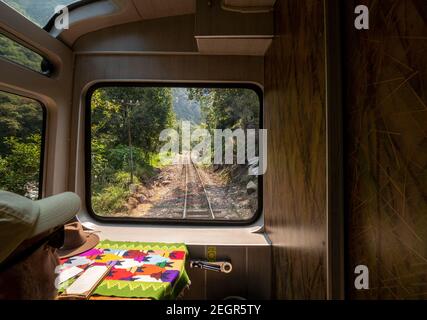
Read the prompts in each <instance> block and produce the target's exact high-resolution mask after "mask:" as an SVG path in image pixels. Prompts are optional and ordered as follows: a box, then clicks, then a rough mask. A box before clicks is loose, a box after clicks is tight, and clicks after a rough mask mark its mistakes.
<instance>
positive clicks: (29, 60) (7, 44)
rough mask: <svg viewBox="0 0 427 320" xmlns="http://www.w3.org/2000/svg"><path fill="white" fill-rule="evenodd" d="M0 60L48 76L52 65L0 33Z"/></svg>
mask: <svg viewBox="0 0 427 320" xmlns="http://www.w3.org/2000/svg"><path fill="white" fill-rule="evenodd" d="M0 58H4V59H7V60H9V61H12V62H14V63H17V64H20V65H22V66H24V67H27V68H29V69H31V70H34V71H37V72H40V73H42V74H45V75H49V74H50V73H51V72H52V65H51V64H50V63H49V62H48V61H47V60H46V59H44V58H43V57H42V56H41V55H39V54H38V53H36V52H34V51H32V50H31V49H29V48H27V47H24V46H23V45H21V44H19V43H18V42H16V41H14V40H12V39H10V38H8V37H7V36H5V35H4V34H2V33H0Z"/></svg>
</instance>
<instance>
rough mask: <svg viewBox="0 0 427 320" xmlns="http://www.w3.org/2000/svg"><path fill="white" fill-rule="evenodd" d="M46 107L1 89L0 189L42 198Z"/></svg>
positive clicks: (31, 197) (32, 197)
mask: <svg viewBox="0 0 427 320" xmlns="http://www.w3.org/2000/svg"><path fill="white" fill-rule="evenodd" d="M43 121H44V120H43V107H42V106H41V105H40V103H38V102H37V101H35V100H32V99H28V98H24V97H21V96H17V95H14V94H9V93H5V92H2V91H0V189H1V190H6V191H10V192H15V193H18V194H21V195H23V196H26V197H28V198H30V199H37V198H38V197H39V188H40V172H41V170H40V168H41V150H42V135H43Z"/></svg>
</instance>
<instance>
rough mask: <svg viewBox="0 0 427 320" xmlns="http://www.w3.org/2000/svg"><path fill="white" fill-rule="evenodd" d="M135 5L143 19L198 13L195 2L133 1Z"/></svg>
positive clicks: (187, 0) (166, 0) (190, 0)
mask: <svg viewBox="0 0 427 320" xmlns="http://www.w3.org/2000/svg"><path fill="white" fill-rule="evenodd" d="M133 3H134V4H135V7H136V8H137V10H138V12H139V14H140V15H141V17H142V18H143V19H157V18H162V17H168V16H178V15H184V14H193V13H194V12H195V11H196V1H195V0H179V1H176V0H160V1H159V0H133Z"/></svg>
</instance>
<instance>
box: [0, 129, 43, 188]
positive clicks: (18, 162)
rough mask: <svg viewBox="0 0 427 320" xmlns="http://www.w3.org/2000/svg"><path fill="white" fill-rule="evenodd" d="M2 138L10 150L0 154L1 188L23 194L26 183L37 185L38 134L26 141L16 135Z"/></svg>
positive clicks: (39, 142) (39, 139) (39, 141)
mask: <svg viewBox="0 0 427 320" xmlns="http://www.w3.org/2000/svg"><path fill="white" fill-rule="evenodd" d="M4 140H5V142H4V143H5V144H6V145H7V146H8V149H9V150H10V151H9V153H8V154H7V155H4V156H2V155H0V186H1V188H2V189H6V190H8V191H11V192H15V193H18V194H21V195H25V194H26V192H27V188H26V187H27V184H28V183H32V184H34V185H36V186H37V185H38V179H39V168H40V162H39V161H37V159H40V145H41V138H40V135H38V134H35V135H32V136H30V137H29V138H28V139H27V141H26V142H22V141H20V140H19V139H18V138H16V137H8V138H5V139H4Z"/></svg>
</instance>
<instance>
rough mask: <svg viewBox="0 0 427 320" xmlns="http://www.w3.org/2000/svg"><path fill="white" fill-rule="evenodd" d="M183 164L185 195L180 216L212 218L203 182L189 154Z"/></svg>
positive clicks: (212, 213) (212, 212) (212, 214)
mask: <svg viewBox="0 0 427 320" xmlns="http://www.w3.org/2000/svg"><path fill="white" fill-rule="evenodd" d="M183 166H184V167H183V172H184V179H185V196H184V209H183V214H182V218H183V219H187V218H190V217H191V218H192V219H211V220H214V219H215V213H214V210H213V209H212V205H211V202H210V200H209V196H208V193H207V192H206V188H205V184H204V183H203V180H202V177H201V175H200V172H199V169H198V168H197V166H196V164H195V163H194V162H193V160H192V159H191V156H187V161H185V163H184V164H183Z"/></svg>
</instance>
